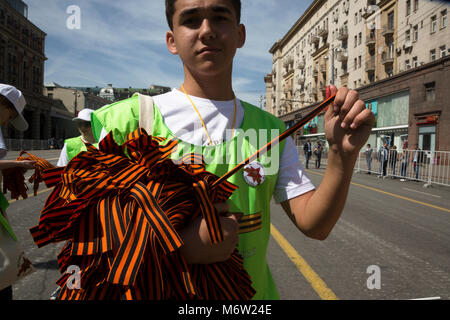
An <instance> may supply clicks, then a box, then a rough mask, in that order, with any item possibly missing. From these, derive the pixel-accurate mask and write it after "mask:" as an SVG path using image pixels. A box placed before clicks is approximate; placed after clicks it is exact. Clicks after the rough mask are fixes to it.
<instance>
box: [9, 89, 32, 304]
mask: <svg viewBox="0 0 450 320" xmlns="http://www.w3.org/2000/svg"><path fill="white" fill-rule="evenodd" d="M25 105H26V101H25V98H24V97H23V95H22V92H20V91H19V90H17V89H16V88H15V87H13V86H10V85H7V84H0V125H1V127H6V126H7V125H8V124H11V125H12V126H13V127H14V128H16V129H17V130H19V131H25V130H27V129H28V123H27V121H26V120H25V118H24V117H23V115H22V111H23V109H24V108H25ZM7 153H8V150H7V148H6V144H5V141H4V140H3V135H2V130H1V128H0V186H1V182H2V175H1V170H5V169H9V168H14V167H21V168H23V169H24V170H28V169H33V168H34V166H33V165H34V163H35V161H15V160H3V159H4V158H5V157H6V154H7ZM0 190H1V188H0ZM8 206H9V203H8V200H7V199H6V198H5V196H4V195H3V193H1V191H0V232H2V233H3V234H9V236H11V237H12V238H13V239H14V240H16V239H17V237H16V235H15V234H14V232H13V230H12V228H11V226H10V224H9V222H8V220H7V218H6V208H7V207H8ZM2 252H3V250H2V243H1V242H0V278H1V277H2V271H5V272H6V269H3V266H4V264H3V263H2V262H3V261H2V260H4V259H5V257H3V256H2ZM13 282H14V280H11V283H10V285H9V286H7V287H6V288H0V300H12V284H13Z"/></svg>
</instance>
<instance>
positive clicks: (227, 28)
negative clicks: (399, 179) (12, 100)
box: [92, 0, 374, 299]
mask: <svg viewBox="0 0 450 320" xmlns="http://www.w3.org/2000/svg"><path fill="white" fill-rule="evenodd" d="M240 14H241V3H240V1H239V0H237V1H235V0H166V16H167V21H168V24H169V27H170V30H169V31H168V32H167V35H166V43H167V47H168V50H169V51H170V53H172V54H174V55H178V56H179V57H180V59H181V61H182V62H183V68H184V82H183V84H182V85H180V88H179V89H174V90H173V91H172V92H170V93H167V94H163V95H160V96H156V97H154V108H153V122H152V123H153V126H152V128H153V129H152V132H148V133H149V134H152V135H154V136H163V137H167V138H171V139H172V138H173V139H177V140H178V142H179V144H180V145H181V146H182V149H183V150H186V151H189V150H193V149H194V148H193V147H194V146H197V149H196V150H198V147H199V146H200V150H201V151H202V152H203V153H204V154H208V155H213V156H216V158H220V157H222V156H223V158H226V159H227V160H228V161H227V163H220V164H219V163H207V164H206V169H207V170H208V171H210V172H212V173H215V174H216V175H218V176H221V175H223V174H224V173H226V172H227V171H228V170H229V169H231V168H233V167H234V166H235V165H236V164H237V161H238V158H237V157H236V156H235V154H234V153H235V151H234V150H237V149H238V150H239V151H240V152H243V153H244V154H243V155H242V156H243V158H244V159H245V156H247V155H251V154H252V153H253V152H254V151H255V148H254V146H253V145H251V144H249V143H248V140H246V139H241V140H239V136H240V135H241V134H242V132H246V131H248V130H252V129H253V130H255V129H256V132H264V131H260V130H266V132H267V131H269V132H270V131H271V129H278V130H280V133H281V132H282V131H284V129H285V125H284V123H283V122H282V121H280V120H279V119H277V118H276V117H274V116H272V115H270V114H268V113H266V112H265V111H262V110H260V109H259V108H257V107H254V106H252V105H250V104H248V103H245V102H243V101H241V100H238V99H237V98H236V97H235V95H234V91H233V87H232V69H233V59H234V56H235V53H236V51H237V49H239V48H241V47H243V45H244V43H245V40H246V30H245V26H244V25H243V24H241V23H240ZM336 93H337V97H336V99H335V102H334V104H333V105H332V106H331V107H330V108H329V109H328V111H327V113H326V116H325V133H326V137H327V139H328V142H329V145H330V151H329V160H328V166H327V169H326V172H325V175H324V178H323V182H322V184H321V185H320V187H319V188H317V190H315V188H314V186H313V185H312V183H311V182H310V180H309V179H308V178H307V177H306V175H305V173H304V171H303V168H302V165H301V164H300V162H299V159H298V154H297V149H296V147H295V144H294V142H293V139H292V138H289V139H288V140H287V141H286V143H282V144H281V147H280V148H279V149H278V150H277V151H273V150H271V151H273V154H275V155H276V157H277V160H279V168H278V170H276V172H275V173H273V174H266V175H264V168H265V166H263V165H261V164H260V163H259V162H261V163H265V162H264V161H263V160H264V159H262V160H261V159H259V160H258V162H256V163H255V164H254V165H253V166H250V167H249V168H247V169H248V170H247V173H246V170H245V169H244V170H242V171H241V172H238V173H236V174H235V175H234V176H232V177H231V178H230V179H229V180H228V181H230V182H231V183H233V184H235V185H237V186H238V187H239V188H238V189H237V190H236V191H235V192H234V193H233V195H232V196H231V198H230V200H229V201H228V202H227V203H226V204H223V203H222V204H216V209H217V211H218V212H219V214H220V216H221V217H220V222H221V226H222V229H223V231H224V241H223V242H222V243H220V244H217V245H212V244H211V243H210V240H209V236H208V231H207V228H206V223H205V221H204V220H203V219H201V218H199V219H198V220H197V221H196V222H195V223H192V224H190V225H189V226H187V227H186V228H185V229H184V230H183V232H182V233H181V236H182V238H183V242H184V246H183V247H182V249H181V250H182V254H183V255H184V258H185V259H186V261H187V262H188V263H201V264H205V263H213V262H219V261H224V260H226V259H227V258H228V257H229V256H230V255H231V253H232V252H233V250H234V248H235V247H236V245H237V244H238V249H239V251H240V252H241V254H242V255H243V257H244V266H245V268H246V269H247V271H248V272H249V274H250V276H251V279H252V285H253V287H254V288H255V290H256V295H255V297H254V298H255V299H278V298H279V295H278V292H277V289H276V287H275V284H274V281H273V279H272V276H271V274H270V271H269V269H268V266H267V263H266V249H267V245H268V241H269V237H270V201H271V198H272V196H274V197H275V199H276V200H277V202H279V203H281V205H282V207H283V208H284V210H285V211H286V213H287V214H288V215H289V217H290V218H291V219H292V221H293V222H294V224H295V225H296V226H297V227H298V228H299V229H300V231H302V232H303V233H304V234H305V235H307V236H308V237H311V238H314V239H320V240H323V239H325V238H326V237H327V236H328V234H329V233H330V232H331V230H332V228H333V226H334V225H335V223H336V222H337V220H338V218H339V216H340V215H341V212H342V210H343V208H344V204H345V201H346V197H347V192H348V189H349V184H350V180H351V177H352V172H353V167H354V164H355V162H356V159H357V158H358V152H359V150H360V149H361V147H362V146H363V144H364V143H365V142H366V141H367V138H368V136H369V134H370V131H371V129H372V127H373V123H374V116H373V114H372V112H371V111H370V110H368V109H366V108H365V104H364V102H363V101H361V100H358V94H357V93H356V92H355V91H349V90H347V89H346V88H342V89H341V90H339V92H337V89H336V87H334V86H333V87H332V88H331V94H336ZM141 120H142V119H141ZM92 121H93V131H94V135H95V136H96V138H98V139H97V140H99V141H100V139H101V138H102V137H104V136H105V135H106V134H107V133H109V132H111V131H112V132H113V135H114V138H115V139H116V141H117V142H118V143H123V142H124V139H125V136H126V135H127V134H128V133H129V132H132V131H134V130H135V129H137V128H138V126H139V97H137V96H134V97H132V98H130V99H127V100H124V101H121V102H119V103H115V104H112V105H109V106H108V107H105V108H102V109H100V110H97V111H96V112H94V114H93V118H92ZM195 128H200V130H195ZM237 128H239V129H241V130H240V131H239V130H236V129H237ZM266 139H267V137H266ZM267 140H268V139H267ZM238 141H240V142H238ZM230 150H231V151H230ZM273 154H272V155H273ZM262 158H264V156H263V157H262ZM241 160H242V159H241ZM249 172H250V173H251V174H249ZM255 172H256V173H257V174H256V175H255ZM252 177H253V179H252ZM238 212H239V213H238ZM242 214H243V216H242ZM241 217H242V218H241ZM239 220H240V222H239ZM252 222H253V224H252Z"/></svg>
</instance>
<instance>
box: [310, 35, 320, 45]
mask: <svg viewBox="0 0 450 320" xmlns="http://www.w3.org/2000/svg"><path fill="white" fill-rule="evenodd" d="M319 42H320V38H319V37H318V36H316V35H315V34H312V35H311V44H312V43H314V44H319Z"/></svg>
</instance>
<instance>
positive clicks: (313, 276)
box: [270, 224, 339, 300]
mask: <svg viewBox="0 0 450 320" xmlns="http://www.w3.org/2000/svg"><path fill="white" fill-rule="evenodd" d="M270 234H271V235H272V237H273V238H274V239H275V241H276V242H277V243H278V244H279V246H280V247H281V248H282V249H283V251H284V252H285V253H286V255H287V256H288V257H289V259H291V261H292V262H293V263H294V264H295V266H296V267H297V269H298V270H299V271H300V273H301V274H302V275H303V276H304V277H305V279H306V280H307V281H308V282H309V283H310V284H311V286H312V288H313V289H314V291H316V293H317V294H318V295H319V297H320V298H321V299H322V300H339V299H338V297H337V296H336V295H335V294H334V293H333V291H331V290H330V289H329V288H328V287H327V285H326V284H325V282H324V281H323V280H322V279H321V278H320V277H319V275H318V274H317V273H315V272H314V270H313V269H312V268H311V267H310V266H309V265H308V263H307V262H306V261H305V259H303V258H302V257H301V256H300V255H299V254H298V252H297V251H296V250H295V249H294V247H292V245H291V244H290V243H289V242H288V241H287V240H286V239H285V238H284V237H283V235H282V234H281V233H280V232H279V231H278V230H277V228H275V226H274V225H273V224H271V225H270Z"/></svg>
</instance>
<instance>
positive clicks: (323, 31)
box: [318, 26, 328, 38]
mask: <svg viewBox="0 0 450 320" xmlns="http://www.w3.org/2000/svg"><path fill="white" fill-rule="evenodd" d="M318 35H319V37H322V38H325V37H326V36H328V26H324V27H322V28H320V29H319V33H318Z"/></svg>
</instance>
